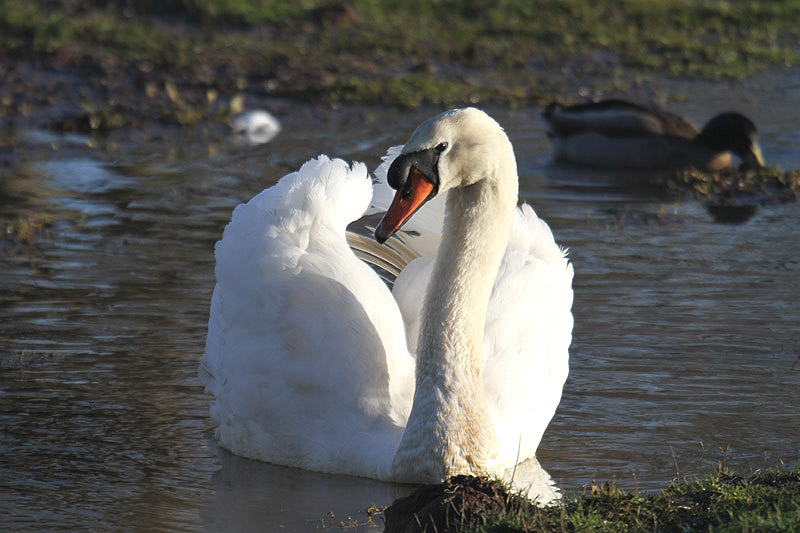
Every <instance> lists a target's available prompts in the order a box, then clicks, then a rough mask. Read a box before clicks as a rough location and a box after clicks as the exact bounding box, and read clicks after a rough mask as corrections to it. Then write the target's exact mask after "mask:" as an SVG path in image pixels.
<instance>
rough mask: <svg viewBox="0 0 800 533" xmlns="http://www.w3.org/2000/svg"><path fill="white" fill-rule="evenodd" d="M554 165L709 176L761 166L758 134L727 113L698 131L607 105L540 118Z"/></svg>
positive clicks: (654, 113)
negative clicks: (738, 164) (735, 165)
mask: <svg viewBox="0 0 800 533" xmlns="http://www.w3.org/2000/svg"><path fill="white" fill-rule="evenodd" d="M542 118H543V119H544V121H545V123H546V130H547V136H548V137H549V138H550V140H551V141H552V144H553V152H554V157H555V159H556V160H560V161H565V162H569V163H574V164H578V165H585V166H592V167H604V168H636V169H661V170H681V169H686V168H689V167H692V168H695V169H697V170H701V171H706V172H715V171H719V170H723V169H725V168H728V167H731V166H732V165H733V163H734V160H733V157H732V154H735V155H736V156H738V157H739V159H740V160H741V166H742V167H743V168H758V167H762V166H764V159H763V157H762V155H761V147H760V145H759V142H758V132H757V130H756V126H755V124H753V122H752V121H751V120H750V119H749V118H747V117H746V116H744V115H742V114H740V113H736V112H727V113H722V114H719V115H717V116H715V117H713V118H712V119H711V120H710V121H709V122H708V124H706V126H705V127H704V128H703V129H702V130H700V129H698V128H697V127H696V126H695V125H694V124H692V123H691V122H689V121H688V120H686V119H685V118H683V117H681V116H679V115H676V114H674V113H670V112H668V111H663V110H660V109H657V108H654V107H645V106H642V105H639V104H635V103H632V102H628V101H626V100H619V99H610V100H603V101H599V102H590V103H584V104H578V105H573V106H569V107H563V106H561V105H560V104H558V103H551V104H550V105H548V106H547V107H546V108H545V110H544V112H543V113H542Z"/></svg>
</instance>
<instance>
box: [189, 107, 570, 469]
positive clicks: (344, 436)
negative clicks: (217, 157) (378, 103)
mask: <svg viewBox="0 0 800 533" xmlns="http://www.w3.org/2000/svg"><path fill="white" fill-rule="evenodd" d="M392 159H393V157H391V156H390V157H388V158H387V160H385V161H384V163H383V164H382V165H381V166H380V167H379V168H378V170H377V171H376V174H378V175H379V177H381V182H380V183H378V184H376V185H375V198H374V201H375V204H376V205H375V206H374V207H376V208H379V209H381V208H382V209H385V205H386V203H388V200H389V198H390V196H391V195H390V194H388V193H387V191H388V187H387V186H386V179H387V176H386V174H387V167H388V182H389V183H390V184H391V186H392V187H394V188H397V189H398V191H397V193H396V195H395V196H394V199H393V200H392V205H391V206H390V207H389V209H388V211H387V212H386V214H385V215H384V217H383V220H382V221H381V222H380V224H379V225H378V227H377V229H376V232H375V233H376V237H377V239H378V241H381V242H383V241H385V240H387V239H388V238H389V237H390V236H391V235H392V234H393V233H395V232H396V231H398V229H399V228H400V227H401V226H402V225H403V224H404V223H405V222H407V221H408V224H407V225H406V229H408V230H409V231H408V233H406V232H405V231H401V232H400V233H399V234H398V236H401V237H402V238H404V239H406V245H407V247H408V248H409V249H410V250H412V251H413V253H414V254H416V255H419V257H418V258H417V259H415V260H414V261H412V262H411V263H409V265H408V266H407V267H406V268H405V269H404V270H403V272H401V273H400V276H399V277H398V279H397V281H396V283H395V286H394V292H395V295H394V296H393V295H392V293H391V292H390V290H389V288H388V287H387V286H386V284H384V282H383V281H382V280H381V279H380V278H379V277H378V275H376V274H375V273H374V271H373V270H372V269H371V268H370V267H369V266H368V265H367V264H365V263H364V262H363V261H361V260H360V259H358V258H357V257H356V255H355V254H354V253H353V251H352V250H351V249H350V247H349V246H348V244H347V242H346V238H345V228H346V225H347V224H348V223H349V222H351V221H353V220H355V219H357V218H359V217H361V216H362V215H363V214H364V212H365V211H366V210H367V208H368V207H369V203H370V200H371V198H372V196H373V194H372V193H373V191H372V183H371V181H370V179H369V177H368V175H367V171H366V168H365V166H364V165H363V164H360V163H356V164H354V165H353V166H352V167H349V166H348V165H347V164H346V163H345V162H344V161H341V160H330V159H328V158H327V157H325V156H320V157H318V158H317V159H313V160H311V161H309V162H307V163H305V164H304V165H303V166H302V168H301V169H300V170H299V171H298V172H295V173H292V174H289V175H287V176H285V177H284V178H282V179H281V180H280V181H279V182H278V183H277V184H276V185H275V186H273V187H270V188H268V189H266V190H264V191H263V192H261V193H260V194H258V195H256V196H255V197H254V198H253V199H252V200H250V201H249V202H248V203H246V204H242V205H239V206H238V207H237V208H236V209H235V210H234V212H233V216H232V220H231V222H230V223H229V224H228V225H227V227H226V228H225V231H224V235H223V238H222V240H221V241H219V242H218V243H217V245H216V250H215V253H216V260H217V263H216V271H215V272H216V279H217V283H216V287H215V289H214V293H213V296H212V300H211V310H210V318H209V326H208V336H207V341H206V351H205V355H204V357H203V359H202V362H201V367H200V376H201V378H202V379H203V381H204V382H205V384H206V388H207V390H208V391H209V392H210V393H212V394H213V395H214V397H215V399H216V401H215V403H214V405H213V406H212V408H211V418H212V420H213V422H214V423H215V424H216V426H217V430H216V437H217V439H218V441H219V443H220V445H221V446H223V447H225V448H227V449H229V450H230V451H232V452H234V453H236V454H238V455H242V456H246V457H250V458H254V459H260V460H263V461H267V462H272V463H277V464H282V465H288V466H294V467H300V468H304V469H308V470H314V471H320V472H329V473H340V474H350V475H356V476H362V477H369V478H376V479H381V480H390V481H399V482H414V483H428V482H440V481H442V480H443V479H445V478H446V477H449V476H450V475H454V474H458V473H472V474H480V473H495V474H499V475H504V474H505V476H506V477H509V475H510V472H511V469H512V468H513V467H514V466H515V464H516V463H517V461H518V460H519V461H522V460H523V459H525V458H528V457H531V458H532V457H534V454H535V452H536V448H537V447H538V444H539V440H540V439H541V436H542V433H543V432H544V430H545V428H546V426H547V424H548V423H549V421H550V419H551V418H552V416H553V413H554V412H555V409H556V407H557V405H558V403H559V401H560V397H561V390H562V387H563V384H564V381H565V379H566V377H567V372H568V347H569V344H570V341H571V334H572V314H571V311H570V308H571V305H572V288H571V283H572V272H573V271H572V266H571V265H570V264H569V263H568V261H567V259H566V258H565V254H564V251H563V250H562V249H560V248H559V247H558V246H557V245H556V243H555V242H554V240H553V236H552V233H551V232H550V229H549V228H548V226H547V225H546V224H545V223H544V222H543V221H541V220H540V219H539V218H537V216H536V214H535V213H534V212H533V210H532V209H531V208H530V207H529V206H522V207H521V208H517V207H516V203H517V187H518V185H517V170H516V161H515V158H514V153H513V149H512V146H511V143H510V142H509V140H508V138H507V137H506V135H505V133H504V132H503V130H502V128H501V127H500V126H499V125H498V124H497V122H495V121H494V120H493V119H492V118H490V117H489V116H488V115H487V114H485V113H484V112H482V111H479V110H477V109H473V108H467V109H460V110H452V111H449V112H446V113H443V114H440V115H438V116H435V117H433V118H431V119H429V120H427V121H425V122H423V123H422V124H421V125H420V126H419V127H418V128H417V129H416V130H415V131H414V133H413V134H412V136H411V138H410V139H409V141H408V143H407V144H406V145H405V146H404V147H403V148H402V152H401V153H400V155H398V156H397V157H396V158H394V159H393V161H392ZM445 193H447V194H445ZM428 200H431V202H430V204H429V205H426V206H424V207H422V209H421V210H420V213H419V215H417V216H414V217H412V215H413V214H414V213H415V212H416V211H417V210H418V209H420V207H421V206H422V204H424V203H426V202H427V201H428ZM443 202H446V207H445V212H444V214H442V207H444V203H443ZM442 220H443V222H442ZM423 222H425V223H427V224H428V225H429V226H430V227H424V226H425V224H423ZM439 239H441V245H440V246H438V253H436V248H437V245H438V243H439ZM392 241H395V239H392ZM420 243H422V244H420ZM374 246H375V248H376V249H379V248H385V247H384V246H378V245H374ZM432 254H436V255H435V259H434V258H433V257H432ZM426 288H427V289H426ZM423 295H424V304H423V302H422V298H423ZM395 297H396V298H397V300H395ZM398 301H399V302H400V305H398ZM401 309H402V312H404V313H405V314H406V317H405V318H406V321H407V323H408V324H412V325H408V324H404V316H403V315H402V314H401ZM417 323H421V332H420V333H419V335H418V337H419V341H418V348H417V349H416V350H413V349H412V350H411V351H409V349H408V344H407V341H408V342H409V344H410V346H411V347H412V348H416V347H417V343H416V342H415V341H414V340H413V339H416V338H417V331H414V330H413V329H412V330H411V331H408V329H407V328H413V327H414V326H413V324H417ZM414 351H415V352H416V359H415V356H414V355H412V354H413V352H414ZM415 363H416V364H415ZM415 369H416V372H415ZM533 461H534V462H535V459H533ZM536 464H537V465H538V463H536Z"/></svg>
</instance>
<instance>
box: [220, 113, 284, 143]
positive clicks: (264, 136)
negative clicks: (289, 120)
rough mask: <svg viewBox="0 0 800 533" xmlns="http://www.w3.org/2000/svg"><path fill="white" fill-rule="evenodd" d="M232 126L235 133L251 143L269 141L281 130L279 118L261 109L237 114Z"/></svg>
mask: <svg viewBox="0 0 800 533" xmlns="http://www.w3.org/2000/svg"><path fill="white" fill-rule="evenodd" d="M232 127H233V131H234V133H236V135H237V136H239V137H241V138H242V139H244V141H245V142H246V143H247V144H250V145H257V144H264V143H268V142H269V141H271V140H272V139H274V138H275V137H276V136H277V135H278V133H280V131H281V123H280V122H279V121H278V119H277V118H275V117H274V116H272V115H271V114H269V113H267V112H266V111H263V110H260V109H257V110H252V111H245V112H244V113H240V114H238V115H236V116H235V117H234V118H233V122H232Z"/></svg>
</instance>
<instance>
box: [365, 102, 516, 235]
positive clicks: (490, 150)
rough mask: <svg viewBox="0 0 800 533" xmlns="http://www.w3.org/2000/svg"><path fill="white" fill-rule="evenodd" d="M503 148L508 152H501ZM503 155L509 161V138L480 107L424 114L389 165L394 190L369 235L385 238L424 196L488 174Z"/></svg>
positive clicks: (494, 170)
mask: <svg viewBox="0 0 800 533" xmlns="http://www.w3.org/2000/svg"><path fill="white" fill-rule="evenodd" d="M508 153H510V154H511V157H510V158H509V157H504V156H506V155H507V154H508ZM509 161H510V162H511V163H510V164H513V165H515V163H514V157H513V149H512V147H511V142H510V141H509V140H508V137H507V136H506V134H505V132H504V131H503V128H502V127H500V125H499V124H498V123H497V122H496V121H495V120H494V119H493V118H492V117H490V116H489V115H487V114H486V113H484V112H483V111H481V110H479V109H475V108H473V107H468V108H464V109H452V110H450V111H445V112H444V113H441V114H439V115H436V116H434V117H432V118H429V119H428V120H426V121H425V122H423V123H422V124H420V125H419V126H417V129H416V130H414V133H412V134H411V138H410V139H409V140H408V142H407V143H406V144H405V146H403V149H402V151H401V152H400V155H399V156H397V158H396V159H395V160H394V162H393V163H392V164H391V166H390V167H389V171H388V173H387V178H388V181H389V185H390V186H391V187H392V188H393V189H395V190H397V193H395V196H394V199H393V200H392V203H391V205H390V206H389V209H388V210H387V211H386V214H385V215H384V216H383V219H382V220H381V222H380V224H378V227H377V229H376V230H375V238H376V239H377V241H378V242H380V243H383V242H385V241H386V240H387V239H388V238H389V237H391V236H392V234H394V232H396V231H397V230H398V229H400V228H401V227H402V226H403V224H404V223H405V222H406V221H407V220H408V219H409V218H411V216H412V215H413V214H414V213H415V212H416V211H417V210H418V209H419V208H420V207H422V206H423V205H424V204H425V202H427V201H428V200H431V199H433V198H435V197H436V196H438V195H440V194H444V193H445V192H446V191H448V190H449V189H453V188H456V187H467V186H469V185H472V184H474V183H477V182H479V181H481V180H484V179H493V178H494V177H495V176H497V175H498V172H497V171H498V167H499V165H500V164H509V163H508V162H509ZM503 162H505V163H503ZM513 170H514V173H515V175H516V168H515V169H513Z"/></svg>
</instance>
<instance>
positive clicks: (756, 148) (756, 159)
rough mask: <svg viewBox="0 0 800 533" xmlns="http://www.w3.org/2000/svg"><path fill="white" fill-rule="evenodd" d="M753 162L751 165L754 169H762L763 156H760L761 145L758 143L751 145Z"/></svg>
mask: <svg viewBox="0 0 800 533" xmlns="http://www.w3.org/2000/svg"><path fill="white" fill-rule="evenodd" d="M752 158H753V161H752V162H751V165H752V166H754V167H763V166H764V156H762V155H761V145H759V144H758V143H756V144H754V145H753V155H752Z"/></svg>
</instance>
